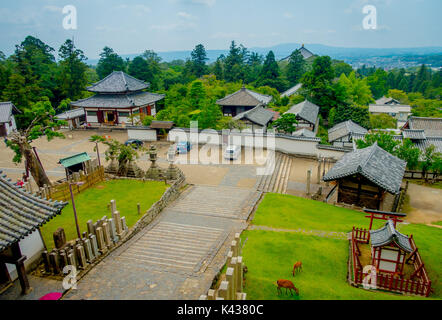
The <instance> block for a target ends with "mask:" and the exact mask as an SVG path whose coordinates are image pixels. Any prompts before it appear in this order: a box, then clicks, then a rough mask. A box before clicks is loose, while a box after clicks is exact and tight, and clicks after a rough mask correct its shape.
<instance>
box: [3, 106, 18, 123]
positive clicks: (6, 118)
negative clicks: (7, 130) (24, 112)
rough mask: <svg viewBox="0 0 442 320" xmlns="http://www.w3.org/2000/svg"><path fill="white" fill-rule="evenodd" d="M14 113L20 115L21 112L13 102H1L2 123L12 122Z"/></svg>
mask: <svg viewBox="0 0 442 320" xmlns="http://www.w3.org/2000/svg"><path fill="white" fill-rule="evenodd" d="M14 113H20V111H19V110H18V109H17V108H16V107H15V106H14V104H13V103H12V102H10V101H8V102H0V123H8V122H10V121H11V120H12V119H11V118H12V115H13V114H14Z"/></svg>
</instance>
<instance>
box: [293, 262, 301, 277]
mask: <svg viewBox="0 0 442 320" xmlns="http://www.w3.org/2000/svg"><path fill="white" fill-rule="evenodd" d="M301 271H302V262H301V261H298V262H296V263H295V265H294V266H293V276H295V273H297V272H301Z"/></svg>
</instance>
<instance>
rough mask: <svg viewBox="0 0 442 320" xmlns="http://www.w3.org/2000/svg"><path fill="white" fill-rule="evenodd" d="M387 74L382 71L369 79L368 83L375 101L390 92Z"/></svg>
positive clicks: (377, 71)
mask: <svg viewBox="0 0 442 320" xmlns="http://www.w3.org/2000/svg"><path fill="white" fill-rule="evenodd" d="M387 76H388V75H387V72H385V71H384V70H382V69H376V71H375V72H374V73H373V74H372V75H370V76H368V77H367V83H368V85H369V86H370V89H371V91H372V93H373V96H374V98H375V99H379V98H382V97H383V96H384V95H386V94H387V92H388V89H389V88H388V84H387Z"/></svg>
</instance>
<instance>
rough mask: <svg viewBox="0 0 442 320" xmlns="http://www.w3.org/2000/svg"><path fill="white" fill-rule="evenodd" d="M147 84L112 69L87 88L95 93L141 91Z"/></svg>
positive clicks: (147, 86)
mask: <svg viewBox="0 0 442 320" xmlns="http://www.w3.org/2000/svg"><path fill="white" fill-rule="evenodd" d="M149 86H150V85H149V84H147V83H145V82H143V81H141V80H138V79H135V78H134V77H131V76H130V75H128V74H126V73H124V72H123V71H114V72H112V73H111V74H110V75H108V76H107V77H106V78H104V79H103V80H100V81H98V82H97V83H95V84H93V85H92V86H90V87H89V88H87V89H88V91H90V92H96V93H127V92H137V91H141V90H144V89H147V88H149Z"/></svg>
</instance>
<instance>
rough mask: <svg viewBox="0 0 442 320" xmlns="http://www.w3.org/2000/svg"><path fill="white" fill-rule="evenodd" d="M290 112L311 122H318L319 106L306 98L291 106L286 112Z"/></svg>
mask: <svg viewBox="0 0 442 320" xmlns="http://www.w3.org/2000/svg"><path fill="white" fill-rule="evenodd" d="M288 113H292V114H295V115H297V116H298V117H300V118H302V119H304V120H305V121H308V122H310V123H311V124H316V121H317V120H318V114H319V107H318V106H317V105H316V104H314V103H311V102H310V101H308V100H305V101H303V102H301V103H298V104H297V105H294V106H293V107H291V108H290V110H289V111H287V112H286V114H288Z"/></svg>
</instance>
